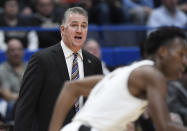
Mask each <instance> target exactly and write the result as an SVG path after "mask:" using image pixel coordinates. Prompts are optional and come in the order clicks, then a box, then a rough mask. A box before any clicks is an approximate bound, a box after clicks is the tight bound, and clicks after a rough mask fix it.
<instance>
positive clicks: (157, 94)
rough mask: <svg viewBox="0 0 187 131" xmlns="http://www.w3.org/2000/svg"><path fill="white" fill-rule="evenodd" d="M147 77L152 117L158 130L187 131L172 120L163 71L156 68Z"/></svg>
mask: <svg viewBox="0 0 187 131" xmlns="http://www.w3.org/2000/svg"><path fill="white" fill-rule="evenodd" d="M149 73H150V74H149V75H148V77H147V78H146V81H147V84H146V92H147V99H148V101H149V108H150V113H151V117H152V119H153V122H154V124H155V125H156V130H157V131H187V128H184V127H182V126H180V125H178V124H176V123H174V122H172V120H171V118H170V116H169V111H168V108H167V104H166V94H167V83H166V80H165V78H164V77H163V75H162V74H161V73H159V72H158V71H156V70H151V71H149Z"/></svg>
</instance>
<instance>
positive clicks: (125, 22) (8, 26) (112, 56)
mask: <svg viewBox="0 0 187 131" xmlns="http://www.w3.org/2000/svg"><path fill="white" fill-rule="evenodd" d="M73 6H81V7H83V8H84V9H86V10H87V11H88V15H89V27H88V36H87V39H88V40H87V43H86V45H87V44H88V43H89V45H90V46H87V47H85V49H87V50H88V51H89V52H91V53H93V54H95V55H96V56H97V57H98V58H100V59H101V60H102V62H103V64H104V66H105V67H106V69H107V71H106V74H107V73H108V72H110V71H112V70H113V69H115V68H117V67H119V66H124V65H127V64H130V63H131V62H134V61H136V60H140V59H142V54H143V46H142V45H143V43H144V40H145V38H146V36H147V35H149V33H150V32H151V31H153V30H155V29H156V28H158V27H160V26H165V25H167V26H172V25H175V26H178V27H181V28H183V29H185V30H186V29H187V28H186V25H187V16H186V13H187V0H0V121H1V122H0V129H1V127H2V128H4V127H9V126H8V125H9V124H10V125H13V124H12V123H13V111H12V110H13V108H14V106H13V105H14V104H15V101H16V99H17V97H18V94H19V88H20V82H21V79H22V76H23V73H24V70H25V67H26V63H27V62H28V60H29V59H30V57H31V55H32V54H33V53H34V52H36V51H38V50H42V49H43V48H47V47H49V46H51V45H54V44H56V43H58V42H60V39H61V38H60V30H59V26H60V25H61V21H62V19H63V18H62V16H63V15H64V12H65V10H66V9H67V8H69V7H73ZM90 43H91V44H90ZM7 63H8V65H7ZM17 65H21V66H20V67H21V68H19V69H17V68H16V66H17ZM2 89H3V90H2ZM1 98H2V100H1ZM185 106H186V105H185ZM184 114H185V113H184ZM184 114H182V118H183V117H184V116H185V115H186V116H185V117H184V119H182V120H184V123H185V120H186V118H187V113H186V114H185V115H184ZM179 115H181V114H180V113H179ZM1 123H2V124H1ZM10 128H11V127H10ZM149 131H150V130H149Z"/></svg>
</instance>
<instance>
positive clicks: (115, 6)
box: [106, 0, 127, 24]
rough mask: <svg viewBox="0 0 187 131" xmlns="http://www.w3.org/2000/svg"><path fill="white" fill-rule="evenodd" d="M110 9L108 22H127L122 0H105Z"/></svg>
mask: <svg viewBox="0 0 187 131" xmlns="http://www.w3.org/2000/svg"><path fill="white" fill-rule="evenodd" d="M106 1H107V3H108V5H109V9H110V24H125V23H126V22H127V16H126V12H125V11H126V10H125V11H124V7H123V1H122V0H106Z"/></svg>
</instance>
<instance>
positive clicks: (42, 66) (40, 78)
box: [14, 44, 102, 131]
mask: <svg viewBox="0 0 187 131" xmlns="http://www.w3.org/2000/svg"><path fill="white" fill-rule="evenodd" d="M82 54H83V65H84V76H88V75H94V74H102V68H101V62H100V61H99V60H98V59H97V58H96V57H95V56H93V55H91V54H89V53H88V52H86V51H85V50H83V51H82ZM67 80H70V78H69V74H68V69H67V66H66V61H65V57H64V53H63V50H62V48H61V45H60V44H56V45H54V46H51V47H49V48H46V49H43V50H41V51H39V52H37V53H35V54H34V55H33V56H32V57H31V59H30V61H29V63H28V66H27V69H26V71H25V74H24V76H23V81H22V85H21V90H20V95H19V99H18V101H17V105H16V112H15V127H14V130H15V131H47V130H48V126H49V123H50V119H51V116H52V112H53V108H54V105H55V101H56V99H57V96H58V95H59V93H60V91H61V88H62V85H63V83H64V82H65V81H67ZM74 114H75V113H74V110H71V111H70V113H69V114H68V116H67V119H66V121H65V123H68V122H70V121H71V118H72V117H73V116H74Z"/></svg>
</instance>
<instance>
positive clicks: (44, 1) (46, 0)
mask: <svg viewBox="0 0 187 131" xmlns="http://www.w3.org/2000/svg"><path fill="white" fill-rule="evenodd" d="M53 7H54V5H53V3H52V1H51V0H39V1H38V5H37V10H38V12H39V13H40V14H41V15H43V16H50V15H51V14H52V11H53Z"/></svg>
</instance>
